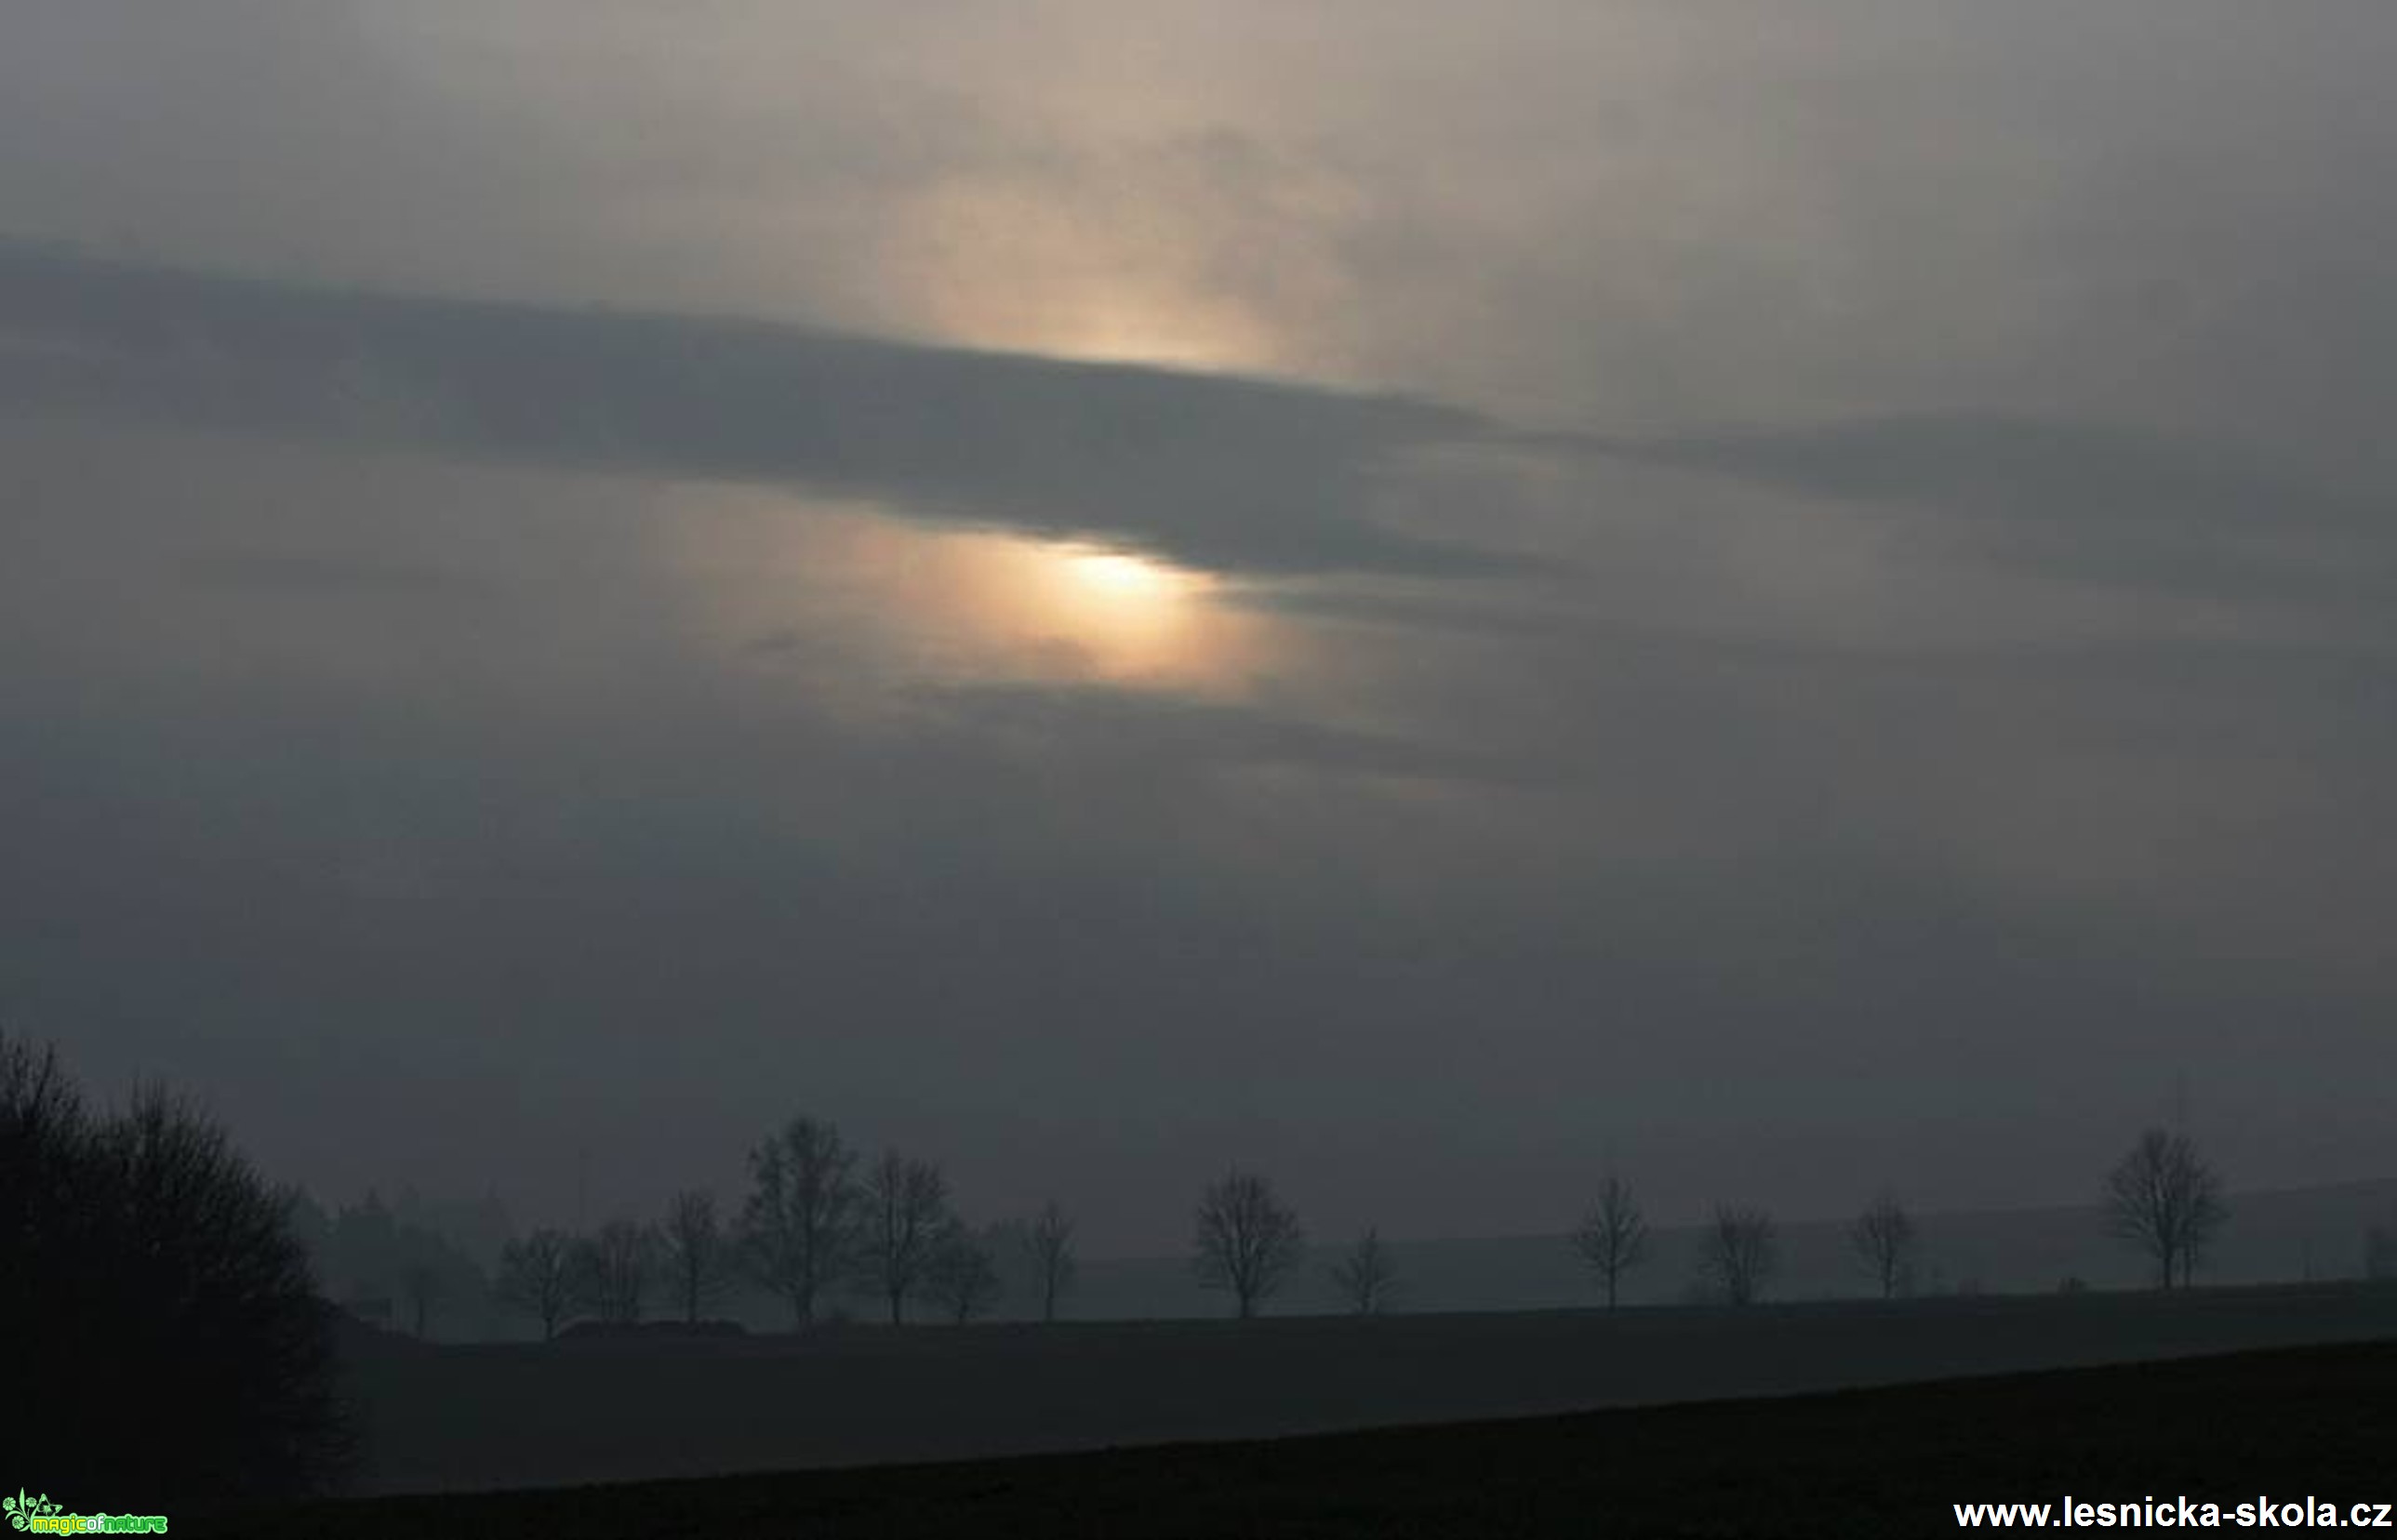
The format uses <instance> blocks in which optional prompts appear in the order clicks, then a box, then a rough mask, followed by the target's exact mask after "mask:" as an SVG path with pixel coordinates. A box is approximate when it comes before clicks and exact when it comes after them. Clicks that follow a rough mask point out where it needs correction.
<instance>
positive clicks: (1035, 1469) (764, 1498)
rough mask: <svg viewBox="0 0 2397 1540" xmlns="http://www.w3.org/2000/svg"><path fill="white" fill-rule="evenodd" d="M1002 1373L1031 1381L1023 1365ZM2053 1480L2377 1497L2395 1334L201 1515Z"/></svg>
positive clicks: (1652, 1523)
mask: <svg viewBox="0 0 2397 1540" xmlns="http://www.w3.org/2000/svg"><path fill="white" fill-rule="evenodd" d="M1022 1388H1023V1389H1024V1391H1025V1392H1026V1394H1027V1396H1028V1397H1031V1398H1033V1399H1038V1388H1039V1387H1038V1386H1023V1387H1022ZM2067 1494H2069V1495H2071V1496H2073V1497H2075V1498H2081V1499H2086V1500H2093V1501H2122V1500H2126V1499H2130V1500H2136V1499H2139V1498H2144V1497H2147V1496H2149V1495H2156V1496H2166V1497H2176V1496H2182V1495H2186V1496H2189V1497H2193V1498H2198V1499H2201V1500H2202V1499H2205V1498H2213V1499H2216V1500H2217V1501H2221V1502H2223V1503H2225V1504H2226V1505H2229V1504H2235V1503H2237V1502H2241V1501H2246V1500H2251V1499H2254V1498H2256V1497H2257V1496H2258V1495H2270V1496H2272V1497H2274V1498H2276V1499H2288V1498H2299V1497H2305V1496H2309V1495H2310V1496H2314V1497H2321V1498H2328V1499H2332V1500H2335V1501H2337V1503H2339V1504H2341V1505H2342V1506H2344V1505H2346V1504H2348V1503H2352V1502H2360V1501H2373V1500H2377V1501H2386V1500H2390V1499H2392V1498H2397V1346H2390V1345H2387V1344H2376V1345H2370V1346H2333V1347H2314V1348H2297V1349H2281V1350H2275V1351H2269V1352H2256V1353H2247V1354H2239V1355H2232V1356H2225V1357H2218V1358H2209V1359H2190V1360H2184V1361H2180V1362H2174V1363H2163V1364H2146V1365H2136V1366H2122V1367H2113V1368H2103V1369H2082V1370H2069V1371H2060V1372H2050V1373H2036V1374H2018V1375H2010V1376H2004V1377H1998V1378H1989V1379H1981V1380H1969V1381H1951V1382H1946V1383H1940V1384H1932V1385H1920V1386H1905V1387H1900V1388H1892V1389H1880V1390H1864V1391H1849V1392H1841V1393H1836V1394H1829V1395H1814V1396H1797V1397H1787V1398H1780V1399H1759V1400H1748V1401H1737V1402H1719V1403H1711V1404H1700V1405H1686V1406H1671V1407H1653V1408H1646V1409H1641V1410H1620V1411H1612V1412H1599V1413H1586V1414H1582V1415H1577V1416H1566V1417H1544V1418H1530V1419H1522V1420H1517V1421H1511V1422H1488V1423H1475V1424H1464V1425H1458V1426H1439V1427H1421V1428H1411V1429H1403V1430H1391V1431H1383V1432H1374V1433H1352V1434H1339V1435H1330V1436H1323V1437H1315V1438H1302V1439H1285V1440H1272V1441H1258V1442H1242V1443H1221V1444H1206V1445H1189V1444H1185V1445H1176V1446H1170V1447H1158V1448H1145V1449H1132V1450H1117V1451H1109V1452H1105V1453H1089V1454H1072V1455H1049V1456H1038V1457H1031V1458H1023V1459H1012V1460H992V1461H982V1462H975V1463H961V1464H950V1465H925V1466H906V1467H884V1468H879V1469H869V1470H850V1471H824V1472H815V1473H790V1474H782V1475H758V1476H734V1477H724V1478H719V1479H716V1480H685V1481H647V1482H639V1483H628V1484H621V1485H609V1486H585V1487H576V1488H569V1489H563V1490H554V1491H546V1492H519V1493H492V1494H487V1495H482V1496H446V1497H387V1498H381V1499H375V1500H368V1501H361V1502H354V1503H346V1504H323V1505H316V1506H315V1507H308V1508H302V1509H297V1510H292V1511H289V1512H287V1513H283V1514H278V1515H271V1516H266V1517H264V1518H262V1519H261V1518H251V1519H248V1520H244V1521H243V1522H241V1523H240V1524H239V1525H237V1526H231V1527H228V1528H225V1529H222V1530H220V1531H217V1532H216V1533H243V1534H254V1535H261V1536H279V1535H290V1536H298V1535H312V1536H313V1535H329V1534H339V1535H342V1536H351V1537H361V1540H370V1537H377V1536H399V1535H409V1536H413V1535H424V1534H438V1535H443V1536H448V1537H453V1540H470V1537H473V1536H481V1535H560V1536H582V1535H588V1536H593V1537H595V1540H597V1537H619V1540H633V1537H636V1536H640V1537H648V1536H657V1537H663V1536H670V1535H697V1534H701V1533H755V1534H760V1535H808V1536H824V1537H833V1540H837V1537H842V1536H864V1535H874V1536H912V1535H975V1534H1038V1535H1063V1536H1078V1535H1091V1536H1098V1535H1106V1536H1118V1537H1126V1540H1142V1537H1148V1536H1169V1535H1194V1536H1195V1535H1233V1534H1237V1535H1263V1536H1275V1535H1290V1536H1302V1535H1304V1536H1341V1535H1423V1536H1442V1537H1453V1536H1479V1535H1545V1534H1557V1535H1582V1536H1587V1535H1675V1534H1689V1535H1703V1534H1761V1535H1815V1534H1821V1535H1880V1534H1889V1535H1920V1534H1938V1533H1955V1528H1954V1523H1953V1519H1952V1514H1951V1509H1950V1507H1949V1505H1950V1504H1952V1503H1955V1502H1959V1501H2015V1500H2032V1501H2049V1502H2053V1501H2056V1500H2057V1499H2059V1498H2061V1497H2064V1496H2066V1495H2067ZM180 1527H181V1526H180V1525H179V1528H180Z"/></svg>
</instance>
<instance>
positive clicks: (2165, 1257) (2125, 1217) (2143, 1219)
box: [2105, 1128, 2230, 1289]
mask: <svg viewBox="0 0 2397 1540" xmlns="http://www.w3.org/2000/svg"><path fill="white" fill-rule="evenodd" d="M2105 1199H2106V1225H2107V1229H2108V1230H2109V1233H2111V1234H2112V1235H2113V1236H2114V1237H2115V1238H2116V1239H2122V1240H2127V1241H2129V1242H2130V1243H2131V1244H2133V1245H2135V1246H2136V1247H2138V1248H2139V1249H2140V1250H2141V1251H2143V1252H2147V1254H2148V1255H2149V1258H2151V1259H2152V1260H2153V1261H2154V1262H2155V1265H2156V1279H2157V1282H2158V1283H2159V1285H2160V1286H2161V1287H2163V1288H2166V1289H2169V1288H2172V1287H2173V1286H2174V1284H2175V1283H2176V1282H2178V1283H2179V1284H2181V1285H2183V1286H2184V1287H2185V1286H2187V1284H2188V1283H2189V1279H2190V1277H2191V1276H2192V1275H2193V1274H2194V1273H2195V1272H2196V1270H2197V1259H2198V1258H2199V1257H2200V1256H2201V1255H2202V1254H2203V1252H2204V1251H2205V1248H2206V1246H2207V1244H2208V1243H2209V1242H2210V1241H2212V1240H2213V1239H2214V1234H2215V1232H2216V1230H2219V1229H2220V1228H2221V1227H2222V1222H2223V1221H2224V1220H2225V1219H2227V1218H2229V1217H2230V1209H2229V1207H2228V1206H2227V1205H2226V1204H2225V1203H2224V1202H2223V1199H2222V1177H2221V1175H2220V1173H2218V1172H2216V1171H2215V1169H2214V1168H2213V1167H2212V1166H2211V1165H2209V1164H2207V1163H2206V1160H2205V1158H2203V1156H2201V1155H2199V1154H2198V1152H2197V1146H2196V1145H2194V1144H2192V1143H2190V1142H2189V1135H2188V1134H2186V1133H2176V1132H2167V1131H2166V1130H2163V1129H2160V1128H2151V1129H2149V1130H2148V1131H2147V1132H2145V1133H2142V1134H2140V1135H2139V1141H2138V1143H2137V1144H2136V1145H2132V1146H2131V1152H2130V1153H2129V1154H2128V1155H2125V1156H2124V1157H2122V1161H2121V1163H2120V1164H2118V1165H2116V1166H2115V1168H2114V1169H2113V1171H2112V1172H2109V1174H2108V1176H2107V1178H2106V1194H2105Z"/></svg>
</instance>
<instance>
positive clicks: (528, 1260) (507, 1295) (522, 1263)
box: [495, 1230, 574, 1342]
mask: <svg viewBox="0 0 2397 1540" xmlns="http://www.w3.org/2000/svg"><path fill="white" fill-rule="evenodd" d="M495 1292H497V1293H498V1295H499V1299H500V1303H501V1304H502V1305H505V1306H509V1307H510V1308H511V1309H515V1310H520V1311H522V1312H523V1313H524V1314H526V1315H529V1316H530V1317H532V1318H533V1319H535V1320H538V1321H540V1322H541V1337H542V1341H543V1342H547V1341H548V1340H549V1339H551V1338H552V1337H555V1336H556V1335H557V1328H558V1326H559V1325H560V1324H561V1323H562V1322H564V1321H565V1319H566V1318H567V1316H568V1315H569V1314H570V1313H571V1312H572V1310H573V1308H574V1243H573V1242H572V1241H571V1240H569V1239H567V1237H566V1236H565V1235H564V1234H563V1233H561V1232H559V1231H556V1230H535V1231H533V1233H532V1234H530V1235H529V1236H526V1237H524V1238H523V1239H517V1240H510V1241H507V1242H505V1243H503V1244H502V1246H501V1247H500V1273H499V1279H498V1282H497V1284H496V1285H495Z"/></svg>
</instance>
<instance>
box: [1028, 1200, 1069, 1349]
mask: <svg viewBox="0 0 2397 1540" xmlns="http://www.w3.org/2000/svg"><path fill="white" fill-rule="evenodd" d="M1024 1256H1025V1257H1026V1259H1028V1260H1029V1261H1030V1262H1031V1264H1032V1282H1033V1287H1035V1288H1036V1289H1038V1291H1039V1292H1040V1319H1042V1320H1055V1319H1057V1302H1058V1301H1059V1300H1060V1299H1062V1298H1063V1297H1064V1296H1065V1291H1067V1290H1068V1289H1071V1288H1072V1287H1073V1286H1074V1274H1075V1272H1076V1271H1077V1264H1076V1262H1075V1257H1074V1222H1073V1220H1071V1219H1069V1218H1067V1217H1066V1214H1065V1210H1064V1209H1061V1208H1059V1207H1058V1206H1057V1200H1056V1199H1053V1198H1052V1199H1050V1200H1049V1201H1048V1202H1047V1203H1045V1204H1043V1205H1041V1209H1040V1212H1038V1213H1037V1214H1035V1215H1033V1216H1032V1222H1031V1223H1030V1224H1029V1225H1025V1226H1024Z"/></svg>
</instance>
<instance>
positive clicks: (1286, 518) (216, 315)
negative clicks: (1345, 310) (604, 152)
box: [0, 246, 1511, 572]
mask: <svg viewBox="0 0 2397 1540" xmlns="http://www.w3.org/2000/svg"><path fill="white" fill-rule="evenodd" d="M0 407H6V408H13V409H16V410H19V411H25V410H42V409H49V410H67V411H79V412H90V413H97V414H100V415H101V416H104V417H109V418H114V419H117V420H147V421H151V422H158V423H162V424H166V423H171V424H177V425H181V426H185V427H191V426H213V427H218V428H222V429H238V430H250V431H262V432H275V433H283V434H298V435H312V436H320V437H333V438H338V439H343V440H350V441H355V442H360V443H366V444H381V445H398V446H403V447H416V448H422V449H430V450H437V451H440V452H443V453H448V454H453V455H461V456H465V457H470V458H476V459H490V460H496V461H512V462H531V463H535V464H541V465H545V466H549V467H552V468H558V469H567V470H579V471H591V472H609V473H622V474H633V475H649V476H658V477H684V478H693V479H708V478H720V479H729V480H745V481H757V482H765V483H782V484H787V485H791V486H795V487H803V488H808V489H816V490H823V491H832V492H837V493H842V494H846V495H852V496H858V497H864V498H870V499H872V500H875V501H877V502H885V503H887V504H889V505H890V506H891V508H892V509H893V510H894V511H896V512H899V513H901V514H903V515H906V516H915V517H919V518H927V519H934V520H941V521H946V522H952V523H957V524H966V525H985V526H998V527H1006V528H1011V529H1019V530H1023V531H1025V532H1028V533H1036V534H1040V535H1048V536H1058V537H1075V538H1081V539H1091V540H1099V541H1106V542H1121V543H1126V544H1131V545H1134V546H1137V547H1141V548H1144V549H1146V550H1149V551H1153V552H1157V553H1158V554H1161V555H1165V556H1172V557H1174V558H1177V559H1179V560H1183V561H1185V562H1189V563H1193V564H1196V565H1198V566H1202V567H1208V568H1215V569H1229V570H1249V571H1319V570H1325V569H1335V570H1336V569H1373V570H1392V571H1417V572H1444V571H1445V572H1475V571H1493V570H1504V569H1507V568H1508V567H1509V566H1510V565H1511V564H1510V563H1509V562H1508V561H1506V559H1505V558H1502V557H1500V556H1495V555H1493V554H1490V553H1486V552H1480V551H1477V550H1476V549H1475V548H1474V547H1473V546H1472V545H1471V544H1469V543H1466V542H1453V541H1441V540H1431V539H1425V538H1419V537H1413V536H1409V535H1405V534H1400V533H1398V532H1395V531H1392V530H1389V529H1384V528H1381V527H1379V526H1377V525H1376V524H1375V523H1374V521H1373V515H1372V509H1373V501H1374V484H1375V478H1376V475H1377V474H1378V472H1379V468H1380V466H1381V464H1382V463H1383V462H1384V461H1385V460H1386V458H1387V457H1388V456H1390V455H1392V454H1394V453H1396V452H1397V451H1399V450H1400V449H1405V448H1407V447H1410V446H1413V445H1419V444H1423V443H1426V442H1434V441H1439V440H1441V439H1447V438H1453V437H1458V436H1463V435H1471V434H1474V433H1477V432H1479V431H1480V427H1481V424H1480V423H1479V422H1478V421H1477V420H1476V419H1474V418H1473V417H1472V416H1470V415H1469V414H1467V413H1464V412H1461V411H1457V410H1454V409H1453V408H1443V407H1439V406H1435V405H1430V404H1426V403H1423V402H1417V401H1411V400H1407V399H1404V398H1402V397H1397V396H1359V395H1343V394H1339V393H1336V392H1331V391H1324V390H1317V389H1310V388H1307V387H1304V386H1299V385H1288V384H1279V383H1273V382H1263V381H1251V380H1238V379H1226V378H1221V377H1212V376H1197V375H1184V374H1176V373H1172V372H1168V371H1163V370H1158V369H1152V368H1134V367H1130V366H1120V365H1097V364H1075V363H1063V362H1058V361H1055V360H1051V359H1042V358H1032V357H1024V356H1015V355H1003V354H994V353H981V352H970V351H964V350H959V349H950V348H933V347H922V346H910V345H906V344H902V343H894V342H887V341H875V340H871V339H866V338H859V337H844V336H837V335H832V334H828V333H823V332H815V331H808V330H802V329H798V328H788V327H776V326H771V325H765V324H757V323H742V322H734V321H712V320H693V319H679V318H672V317H666V316H658V315H622V314H613V313H608V312H601V311H573V310H562V309H551V308H544V307H540V306H533V305H518V304H500V303H490V302H483V303H476V302H468V301H443V300H431V299H410V298H393V297H387V296H378V295H368V294H361V293H350V292H342V291H339V290H333V289H323V288H306V287H299V286H291V285H284V284H276V283H268V282H261V281H252V280H242V279H235V278H224V277H215V276H208V275H197V274H192V273H181V272H174V271H169V270H164V269H156V268H145V267H137V266H128V265H124V264H118V263H111V262H104V261H90V260H86V259H82V258H78V257H75V256H72V255H66V254H61V253H59V252H56V251H50V250H43V249H36V248H26V247H22V246H18V247H9V248H0Z"/></svg>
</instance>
